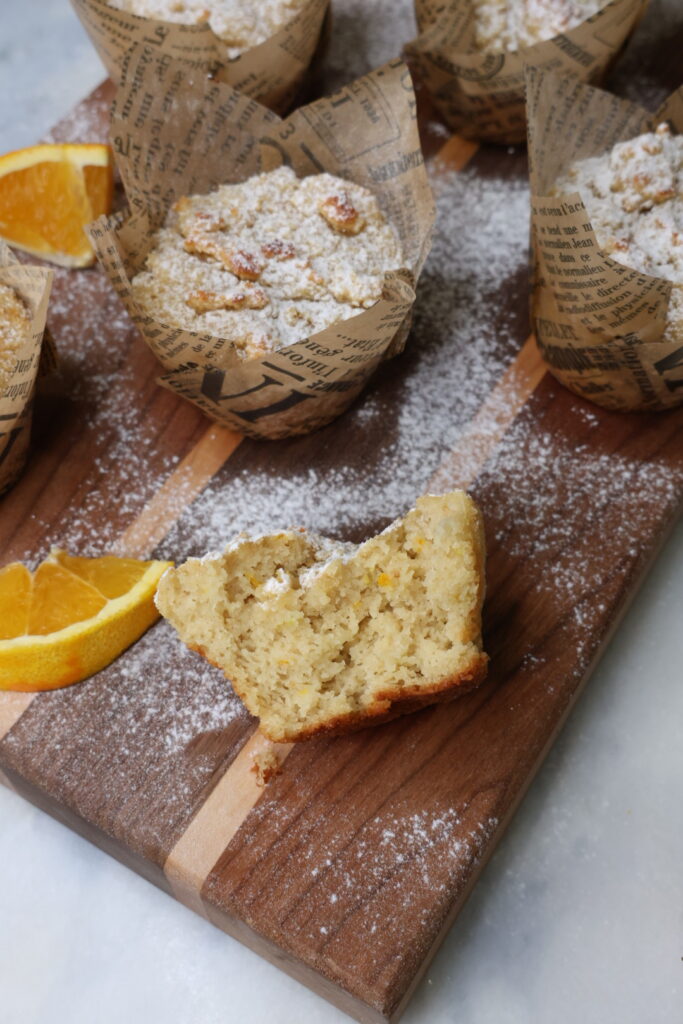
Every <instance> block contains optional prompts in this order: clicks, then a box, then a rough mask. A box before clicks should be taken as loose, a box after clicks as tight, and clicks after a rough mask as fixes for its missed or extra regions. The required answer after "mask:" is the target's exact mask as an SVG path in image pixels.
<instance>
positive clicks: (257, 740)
mask: <svg viewBox="0 0 683 1024" xmlns="http://www.w3.org/2000/svg"><path fill="white" fill-rule="evenodd" d="M293 745H294V744H292V743H271V742H270V740H267V739H266V738H265V736H262V735H261V733H260V732H258V730H257V731H255V732H254V733H252V735H251V737H250V738H249V739H248V740H247V742H246V743H245V745H244V746H243V747H242V749H241V750H240V752H239V754H238V755H237V757H236V758H235V760H234V761H233V762H232V764H231V765H230V767H229V768H228V770H227V771H226V773H225V775H224V776H223V777H222V779H221V780H220V782H218V783H217V785H216V786H215V787H214V788H213V789H212V791H211V793H210V795H209V797H208V799H207V800H206V803H204V804H203V805H202V807H201V808H200V809H199V812H198V813H197V814H196V815H195V816H194V818H193V819H192V821H191V822H190V824H189V825H188V827H187V829H186V830H185V832H184V833H183V835H182V836H181V837H180V839H179V840H178V842H177V843H176V844H175V846H174V847H173V849H172V850H171V852H170V854H169V855H168V857H167V859H166V863H165V864H164V874H165V875H166V877H167V878H168V880H169V882H170V883H171V887H172V889H173V893H174V895H175V897H176V899H178V900H180V902H181V903H184V904H185V906H187V907H189V908H190V909H191V910H195V911H196V912H197V913H199V914H204V916H206V913H205V910H204V905H203V902H202V899H201V896H200V893H201V890H202V886H203V885H204V882H205V881H206V879H207V878H208V876H209V874H210V872H211V869H212V868H213V866H214V864H215V863H216V861H217V860H218V859H219V857H220V856H221V854H222V853H223V851H224V850H225V848H226V847H227V846H228V845H229V843H230V840H231V839H232V837H233V836H234V835H235V834H236V833H237V831H238V829H239V828H240V826H241V825H242V823H243V822H244V820H245V818H246V817H247V815H248V814H249V812H250V811H251V810H252V809H253V807H254V806H255V805H256V803H257V802H258V799H259V797H260V796H261V794H262V793H263V787H262V786H260V785H259V783H258V779H257V775H256V772H255V771H254V757H255V755H257V754H260V753H263V752H266V751H268V752H270V753H273V754H275V756H276V757H277V759H278V761H279V763H280V764H282V763H283V762H284V760H285V758H286V757H287V755H288V754H289V752H290V750H291V749H292V747H293Z"/></svg>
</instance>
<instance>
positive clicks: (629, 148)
mask: <svg viewBox="0 0 683 1024" xmlns="http://www.w3.org/2000/svg"><path fill="white" fill-rule="evenodd" d="M554 192H555V193H568V192H578V193H579V194H580V195H581V198H582V199H583V202H584V205H585V207H586V209H587V211H588V216H589V217H590V220H591V223H592V225H593V228H594V230H595V233H596V236H597V239H598V243H599V245H600V248H601V249H602V251H603V252H606V253H607V254H608V255H610V256H612V257H613V258H614V259H615V260H617V261H618V262H619V263H624V264H626V265H627V266H629V267H633V268H634V269H635V270H640V271H641V272H642V273H644V274H652V275H653V276H656V277H663V278H665V279H666V280H668V281H673V282H676V283H679V284H680V283H683V135H673V134H672V132H671V130H670V128H669V126H668V125H666V124H660V125H659V126H658V128H657V129H656V131H654V132H646V133H645V134H644V135H638V136H637V137H636V138H634V139H629V140H628V141H627V142H619V143H617V145H616V146H614V147H613V148H612V149H611V150H610V151H609V152H608V153H605V154H603V155H602V156H597V157H590V158H589V159H587V160H579V161H577V162H576V163H575V164H573V165H572V166H571V167H570V168H569V170H568V171H567V173H566V174H564V175H563V176H562V177H561V178H560V179H558V181H557V182H556V184H555V188H554Z"/></svg>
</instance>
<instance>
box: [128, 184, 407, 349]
mask: <svg viewBox="0 0 683 1024" xmlns="http://www.w3.org/2000/svg"><path fill="white" fill-rule="evenodd" d="M402 262H403V257H402V252H401V245H400V242H399V240H398V237H397V234H396V232H395V231H394V229H393V227H392V226H391V225H390V224H389V223H388V222H387V220H386V219H385V217H384V215H383V213H382V212H381V210H380V208H379V205H378V202H377V199H376V198H375V196H374V195H373V194H372V193H371V192H369V191H368V190H367V189H365V188H363V187H362V186H360V185H356V184H354V183H352V182H348V181H344V180H342V179H341V178H336V177H334V176H333V175H331V174H316V175H312V176H311V177H308V178H302V179H299V178H297V177H296V175H295V174H294V172H293V171H292V170H291V169H290V168H288V167H279V168H278V169H277V170H274V171H268V172H266V173H264V174H258V175H255V176H253V177H252V178H249V179H248V180H247V181H244V182H240V183H239V184H236V185H222V186H221V187H220V188H218V189H216V191H214V192H211V193H210V194H208V195H203V196H186V197H183V198H182V199H180V200H179V201H178V202H177V203H176V204H175V206H174V207H173V208H172V209H171V210H170V211H169V214H168V217H167V219H166V223H165V225H164V227H163V228H161V230H160V231H158V232H157V233H156V235H155V236H154V239H153V244H152V248H151V250H150V252H149V254H148V256H147V260H146V264H145V269H144V270H143V271H142V272H141V273H139V274H138V275H137V276H136V277H135V278H134V279H133V281H132V289H133V296H134V299H135V301H136V302H137V304H138V305H139V306H140V308H141V309H143V310H144V311H145V312H146V313H148V314H149V315H151V316H153V317H154V318H155V319H156V320H159V321H161V322H163V323H166V324H168V325H169V326H172V327H182V328H185V329H186V330H190V331H194V332H196V333H203V334H211V335H214V336H218V337H221V338H227V339H228V340H229V341H231V342H233V343H234V345H235V347H236V348H237V349H238V351H239V352H241V353H242V355H244V357H245V358H254V357H258V356H261V355H264V354H265V353H267V352H269V351H273V350H276V349H279V348H282V347H283V346H285V345H290V344H292V343H293V342H296V341H300V340H301V339H303V338H306V337H308V336H309V335H311V334H314V333H316V332H317V331H321V330H323V329H324V328H326V327H329V326H330V325H332V324H335V323H338V322H339V321H340V320H346V319H348V318H349V317H352V316H355V315H357V314H358V313H360V312H362V311H363V310H364V309H368V308H369V307H370V306H373V305H374V304H375V303H376V302H377V301H378V299H379V298H380V297H381V294H382V286H383V282H384V276H385V274H386V273H387V272H389V271H391V270H398V269H399V268H400V267H401V266H402Z"/></svg>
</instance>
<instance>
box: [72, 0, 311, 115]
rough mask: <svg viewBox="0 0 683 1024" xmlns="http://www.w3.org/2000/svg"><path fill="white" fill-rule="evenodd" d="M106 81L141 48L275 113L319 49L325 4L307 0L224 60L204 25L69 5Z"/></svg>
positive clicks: (285, 105)
mask: <svg viewBox="0 0 683 1024" xmlns="http://www.w3.org/2000/svg"><path fill="white" fill-rule="evenodd" d="M71 3H72V6H73V7H74V9H75V11H76V14H77V15H78V17H79V18H80V20H81V22H82V23H83V26H84V28H85V30H86V32H87V33H88V35H89V36H90V39H91V40H92V43H93V45H94V46H95V49H96V50H97V52H98V54H99V55H100V58H101V60H102V62H103V64H104V66H105V67H106V69H107V71H108V73H109V76H110V78H111V79H112V81H114V82H116V83H118V82H119V81H120V77H121V69H122V65H123V59H124V57H125V54H126V51H127V50H128V49H130V47H132V46H135V45H139V44H144V45H147V46H150V47H152V48H153V49H154V50H155V51H156V52H157V53H158V54H159V55H160V56H164V57H171V58H173V59H174V60H179V61H183V62H187V63H188V64H189V65H190V66H192V67H201V68H203V69H205V70H210V71H211V73H212V74H213V76H214V77H215V78H216V79H217V80H219V81H222V82H227V83H228V85H232V86H233V87H234V88H235V89H239V91H240V92H243V93H245V94H246V95H247V96H252V97H253V98H254V99H257V100H259V102H260V103H263V104H264V105H265V106H268V107H271V108H272V109H273V110H277V111H279V112H280V113H283V112H284V111H286V110H288V109H289V108H290V107H291V105H292V103H293V102H294V99H295V98H296V96H297V93H298V92H299V90H300V89H301V86H302V83H303V80H304V77H305V75H306V71H307V70H308V67H309V65H310V64H311V62H312V61H313V58H314V56H315V54H316V50H317V49H318V46H319V44H320V40H321V32H322V29H323V23H324V21H325V18H326V16H328V22H329V4H330V0H308V2H307V3H306V4H305V6H304V7H303V8H302V10H301V11H300V12H299V14H297V15H296V16H295V17H294V18H292V19H291V21H289V22H288V23H287V24H286V25H284V26H283V28H281V29H280V31H279V32H277V33H276V34H275V35H274V36H271V37H270V38H269V39H266V40H265V42H263V43H260V44H259V45H258V46H252V47H251V48H250V49H248V50H245V51H244V52H243V53H241V54H240V55H239V57H235V58H232V59H231V58H229V57H228V52H227V50H228V48H227V46H226V44H225V43H224V42H223V40H222V39H220V38H219V37H218V36H217V35H215V34H214V33H213V32H212V31H211V29H210V28H209V26H208V24H203V25H180V24H177V23H175V22H169V21H157V20H155V19H154V18H145V17H139V16H138V15H136V14H129V13H128V12H127V11H119V10H117V8H115V7H112V6H110V4H108V3H107V2H106V0H71Z"/></svg>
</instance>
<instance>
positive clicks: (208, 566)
mask: <svg viewBox="0 0 683 1024" xmlns="http://www.w3.org/2000/svg"><path fill="white" fill-rule="evenodd" d="M484 561H485V551H484V530H483V524H482V518H481V514H480V512H479V509H478V508H477V506H476V505H475V503H474V501H473V500H472V499H471V498H470V497H469V496H468V495H467V494H465V493H464V492H463V491H452V492H451V493H450V494H444V495H439V496H437V495H425V496H424V497H421V498H418V500H417V503H416V505H415V508H413V509H411V510H410V511H409V512H408V513H407V515H405V516H404V517H403V518H401V519H397V520H396V521H395V522H394V523H392V524H391V526H389V527H387V529H386V530H384V531H383V532H382V533H380V534H378V535H377V536H376V537H372V538H370V540H367V541H365V543H364V544H360V545H355V544H346V543H340V542H339V541H334V540H331V539H329V538H326V537H320V536H316V535H314V534H308V533H306V532H304V531H287V532H283V533H278V534H270V535H268V536H261V537H250V536H248V535H246V534H241V535H240V536H239V537H237V539H236V540H235V541H234V542H233V543H232V544H230V545H229V546H228V547H227V548H226V550H225V551H224V552H223V554H222V555H207V556H206V557H205V558H201V559H200V558H190V559H189V560H188V561H187V562H185V564H184V565H181V566H179V567H178V568H176V569H169V571H168V572H167V573H166V574H165V575H164V577H163V578H162V580H161V582H160V584H159V588H158V590H157V595H156V602H157V607H158V608H159V610H160V612H161V613H162V615H164V616H165V617H166V618H167V619H168V620H169V621H170V622H171V624H172V625H173V626H174V627H175V629H176V630H177V632H178V633H179V635H180V638H181V639H182V640H183V641H184V642H185V643H186V644H188V646H190V647H191V648H193V649H194V650H197V651H199V652H200V653H201V654H203V655H204V656H205V657H206V658H208V659H209V661H211V662H212V663H213V664H215V665H218V666H219V667H220V668H222V669H223V671H224V672H225V674H226V676H227V677H228V678H229V679H230V680H231V681H232V684H233V686H234V688H235V690H236V692H237V693H238V694H239V696H240V697H241V698H242V700H243V701H244V703H245V704H246V706H247V708H248V709H249V711H250V712H251V713H252V714H254V715H256V716H257V717H258V718H259V719H260V728H261V731H262V732H263V733H264V735H265V736H267V737H268V738H269V739H271V740H273V741H275V742H284V743H289V742H292V741H295V740H302V739H307V738H309V737H311V736H315V735H317V734H319V733H328V734H329V733H340V732H348V731H349V730H350V729H357V728H362V727H364V726H366V725H376V724H377V723H378V722H381V721H386V720H387V719H388V718H393V717H395V716H396V715H398V714H403V713H405V712H410V711H415V710H416V709H417V708H420V707H424V706H425V705H428V704H433V703H435V702H437V701H442V700H451V699H452V698H454V697H457V696H460V695H461V694H462V693H466V692H467V691H468V690H470V689H472V687H474V686H476V685H477V684H478V683H480V682H481V680H482V679H483V678H484V676H485V674H486V666H487V661H488V659H487V656H486V654H484V652H483V650H482V639H481V610H482V603H483V600H484V587H485V580H484ZM267 767H268V766H267V765H266V768H267Z"/></svg>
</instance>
